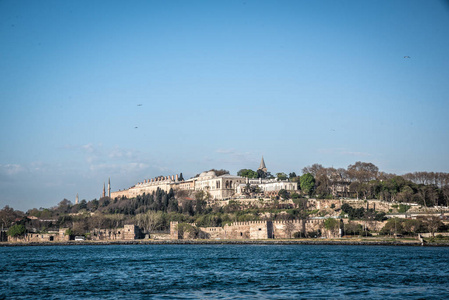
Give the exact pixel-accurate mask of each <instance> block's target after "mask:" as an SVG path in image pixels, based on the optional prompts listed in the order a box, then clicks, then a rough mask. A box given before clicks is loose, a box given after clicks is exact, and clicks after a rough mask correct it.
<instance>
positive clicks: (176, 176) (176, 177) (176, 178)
mask: <svg viewBox="0 0 449 300" xmlns="http://www.w3.org/2000/svg"><path fill="white" fill-rule="evenodd" d="M175 181H176V182H177V181H178V174H176V175H175Z"/></svg>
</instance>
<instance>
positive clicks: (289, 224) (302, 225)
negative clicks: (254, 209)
mask: <svg viewBox="0 0 449 300" xmlns="http://www.w3.org/2000/svg"><path fill="white" fill-rule="evenodd" d="M323 223H324V220H293V221H273V222H272V221H249V222H234V223H231V224H226V225H224V226H223V227H200V228H198V229H199V233H198V238H201V239H231V240H243V239H250V240H258V239H271V238H274V239H286V238H292V237H293V235H294V233H296V232H301V233H302V234H303V235H305V234H307V233H309V232H316V231H318V230H320V231H322V232H323V233H326V230H325V229H324V226H323ZM190 225H193V226H194V225H195V224H190ZM177 226H178V222H170V237H171V239H183V238H187V235H185V234H184V233H180V232H178V228H177Z"/></svg>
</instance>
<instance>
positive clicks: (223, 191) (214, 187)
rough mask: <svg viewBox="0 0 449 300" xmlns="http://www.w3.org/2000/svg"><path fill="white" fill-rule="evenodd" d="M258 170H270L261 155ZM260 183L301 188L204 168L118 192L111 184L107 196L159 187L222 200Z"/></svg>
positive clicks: (273, 188)
mask: <svg viewBox="0 0 449 300" xmlns="http://www.w3.org/2000/svg"><path fill="white" fill-rule="evenodd" d="M259 170H263V171H264V172H266V171H267V168H266V166H265V162H264V160H263V157H262V161H261V163H260V167H259ZM248 184H249V185H250V186H257V187H259V189H260V190H261V191H263V192H264V193H266V194H274V193H277V192H278V191H279V190H281V189H285V190H287V191H296V190H298V187H297V183H296V182H289V181H278V180H276V179H262V178H259V179H249V178H246V177H241V176H237V175H229V174H224V175H220V176H217V175H216V174H215V172H214V171H209V172H203V173H201V174H200V175H199V176H198V177H195V178H190V179H188V180H179V177H178V175H173V176H165V177H157V178H153V179H145V180H144V181H143V182H139V183H137V184H136V185H134V186H132V187H130V188H128V189H124V190H119V191H116V192H112V193H111V192H110V187H109V184H108V196H109V197H111V198H121V197H126V198H134V197H136V196H137V195H142V194H144V193H145V194H151V193H153V192H155V191H156V190H157V189H158V188H159V189H161V190H164V191H165V192H168V191H169V190H170V189H173V190H175V191H176V190H186V191H207V192H208V193H209V194H210V196H211V198H212V199H215V200H222V199H228V198H231V197H235V196H238V195H241V194H242V193H243V191H244V190H245V188H246V187H247V186H248ZM104 191H105V190H104V188H103V196H106V195H105V192H104Z"/></svg>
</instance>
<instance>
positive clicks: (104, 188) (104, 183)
mask: <svg viewBox="0 0 449 300" xmlns="http://www.w3.org/2000/svg"><path fill="white" fill-rule="evenodd" d="M104 196H106V182H103V196H102V197H104Z"/></svg>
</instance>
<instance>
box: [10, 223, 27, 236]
mask: <svg viewBox="0 0 449 300" xmlns="http://www.w3.org/2000/svg"><path fill="white" fill-rule="evenodd" d="M24 233H25V226H23V225H14V226H12V227H10V228H9V229H8V232H7V234H8V235H9V236H12V237H17V236H21V235H23V234H24Z"/></svg>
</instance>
